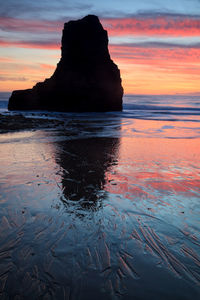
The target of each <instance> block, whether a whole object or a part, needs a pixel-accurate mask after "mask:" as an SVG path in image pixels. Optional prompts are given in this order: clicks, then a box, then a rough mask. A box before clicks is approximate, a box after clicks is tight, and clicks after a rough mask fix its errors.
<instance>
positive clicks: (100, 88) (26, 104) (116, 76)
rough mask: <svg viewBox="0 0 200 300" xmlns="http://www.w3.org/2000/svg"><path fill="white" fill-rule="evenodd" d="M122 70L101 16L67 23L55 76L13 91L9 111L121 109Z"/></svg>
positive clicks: (90, 16) (92, 16)
mask: <svg viewBox="0 0 200 300" xmlns="http://www.w3.org/2000/svg"><path fill="white" fill-rule="evenodd" d="M122 96H123V88H122V85H121V78H120V71H119V69H118V67H117V65H116V64H114V62H113V61H112V60H111V58H110V54H109V51H108V35H107V31H106V30H104V29H103V26H102V25H101V23H100V21H99V19H98V17H97V16H94V15H88V16H86V17H84V18H83V19H80V20H77V21H69V22H68V23H65V24H64V29H63V35H62V46H61V59H60V61H59V63H58V64H57V68H56V70H55V72H54V73H53V75H52V76H51V77H50V78H49V79H46V80H45V81H44V82H39V83H37V84H36V85H35V86H34V87H33V88H32V89H27V90H17V91H13V93H12V95H11V97H10V99H9V104H8V109H9V110H49V111H66V112H72V111H78V112H83V111H120V110H122Z"/></svg>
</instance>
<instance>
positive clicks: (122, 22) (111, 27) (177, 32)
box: [102, 14, 200, 37]
mask: <svg viewBox="0 0 200 300" xmlns="http://www.w3.org/2000/svg"><path fill="white" fill-rule="evenodd" d="M102 21H103V25H104V27H105V28H106V29H107V30H108V32H109V35H111V36H115V35H117V36H127V35H129V36H130V35H148V36H149V35H150V36H173V37H176V36H200V17H197V16H186V15H173V14H154V15H153V14H150V15H146V14H145V15H133V16H132V17H129V18H121V19H120V18H118V19H116V18H110V19H109V18H107V19H103V20H102Z"/></svg>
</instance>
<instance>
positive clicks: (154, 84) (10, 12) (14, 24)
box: [0, 0, 200, 94]
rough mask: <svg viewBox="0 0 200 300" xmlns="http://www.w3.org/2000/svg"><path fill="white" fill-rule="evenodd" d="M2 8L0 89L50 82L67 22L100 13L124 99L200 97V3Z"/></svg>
mask: <svg viewBox="0 0 200 300" xmlns="http://www.w3.org/2000/svg"><path fill="white" fill-rule="evenodd" d="M1 2H2V3H1V6H0V91H12V90H14V89H24V88H31V87H32V86H33V85H35V84H36V82H38V81H43V80H44V79H45V78H48V77H49V76H51V74H52V73H53V71H54V69H55V67H56V64H57V63H58V61H59V58H60V40H61V34H62V28H63V24H64V23H65V22H67V21H69V20H71V19H78V18H82V17H84V16H85V15H88V14H95V15H97V16H99V18H100V21H101V22H102V24H103V26H104V28H105V29H106V30H107V31H108V35H109V50H110V54H111V57H112V59H113V60H114V61H115V63H116V64H117V65H118V66H119V68H120V70H121V77H122V82H123V87H124V90H125V93H126V94H127V93H128V94H131V93H132V94H176V93H200V0H165V1H163V0H151V1H150V0H141V1H138V0H123V1H122V0H101V1H97V0H96V1H95V0H84V1H83V0H82V1H81V0H79V1H76V0H57V1H52V0H43V1H31V0H5V1H1Z"/></svg>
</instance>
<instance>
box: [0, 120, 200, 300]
mask: <svg viewBox="0 0 200 300" xmlns="http://www.w3.org/2000/svg"><path fill="white" fill-rule="evenodd" d="M15 121H16V120H15ZM15 121H12V122H13V123H14V122H15ZM31 122H32V121H31ZM34 122H35V121H34ZM45 122H46V121H45ZM48 122H50V121H48ZM19 123H20V122H19ZM109 123H110V125H109ZM24 124H25V123H24ZM36 124H38V123H36ZM48 124H51V123H48ZM68 124H70V126H69V127H68V130H65V129H64V128H65V127H63V126H60V124H59V126H55V127H54V125H53V126H52V127H53V128H52V130H51V127H47V128H46V129H45V126H44V128H43V129H41V128H39V129H38V128H36V127H34V126H35V125H34V126H33V127H30V129H27V130H24V129H25V128H24V127H23V126H22V125H21V128H20V125H19V128H18V131H16V132H15V130H14V129H13V130H12V132H11V131H9V132H7V133H6V132H5V133H1V135H0V166H1V168H0V190H1V194H0V241H1V243H0V298H1V299H70V300H71V299H74V300H78V299H81V300H90V299H105V300H107V299H125V300H126V299H152V300H156V299H158V300H160V299H162V300H165V299H187V300H190V299H198V297H199V296H200V285H199V284H200V268H199V267H200V234H199V233H200V230H199V229H200V227H199V225H200V224H199V215H200V214H199V213H200V206H199V197H200V169H199V165H200V139H199V138H191V132H194V128H193V127H194V124H193V123H188V124H187V127H188V128H190V129H191V128H193V129H191V130H192V131H190V130H189V129H186V128H185V127H184V126H182V130H180V129H176V128H175V126H174V125H173V124H174V123H173V124H172V123H170V122H165V123H164V125H163V123H162V122H158V121H151V120H148V121H144V120H138V121H136V120H135V121H134V122H133V121H129V122H127V121H124V120H122V119H118V120H117V121H114V122H111V121H105V120H104V119H103V120H102V119H96V120H93V121H92V120H91V121H88V120H82V121H77V120H71V122H70V123H69V122H68ZM106 124H107V125H108V126H107V125H106ZM43 125H44V124H41V126H43ZM111 125H112V126H111ZM9 126H11V125H9ZM30 126H32V124H31V125H30ZM163 126H164V128H163ZM170 126H171V127H170ZM172 126H174V128H172ZM178 126H179V127H181V123H179V125H178ZM22 127H23V128H22ZM10 128H11V127H8V128H7V129H10ZM33 128H34V130H32V129H33ZM160 128H162V130H161V129H160ZM196 128H198V126H196ZM19 129H23V131H19ZM70 132H71V135H70ZM130 132H131V134H130ZM186 134H187V136H186ZM178 136H179V138H178ZM180 137H181V138H180Z"/></svg>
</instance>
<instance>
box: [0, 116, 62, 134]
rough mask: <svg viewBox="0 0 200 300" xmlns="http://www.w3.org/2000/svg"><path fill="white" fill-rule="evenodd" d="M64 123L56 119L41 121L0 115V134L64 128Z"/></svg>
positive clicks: (39, 119)
mask: <svg viewBox="0 0 200 300" xmlns="http://www.w3.org/2000/svg"><path fill="white" fill-rule="evenodd" d="M63 125H64V122H63V121H61V120H56V119H41V118H31V117H28V118H27V117H25V116H23V115H21V114H17V115H2V114H0V133H7V132H14V131H20V130H27V129H42V128H57V127H60V126H63Z"/></svg>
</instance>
